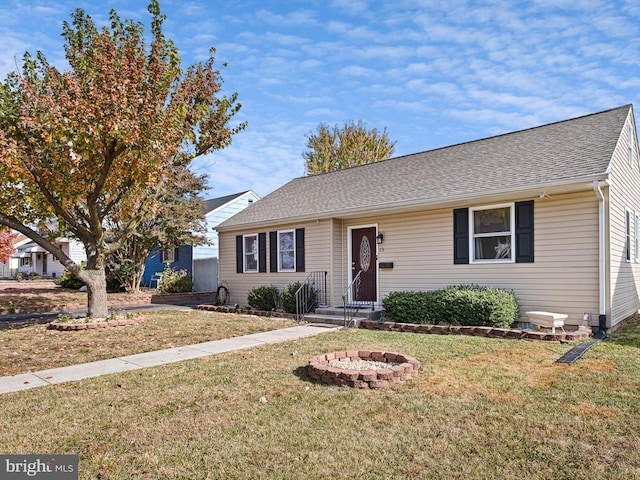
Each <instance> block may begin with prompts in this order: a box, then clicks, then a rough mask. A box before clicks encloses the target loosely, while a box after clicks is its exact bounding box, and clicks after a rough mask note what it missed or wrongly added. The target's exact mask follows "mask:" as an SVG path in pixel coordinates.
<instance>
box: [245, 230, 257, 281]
mask: <svg viewBox="0 0 640 480" xmlns="http://www.w3.org/2000/svg"><path fill="white" fill-rule="evenodd" d="M242 255H243V258H244V267H243V271H244V272H257V271H258V234H257V233H254V234H251V235H243V237H242Z"/></svg>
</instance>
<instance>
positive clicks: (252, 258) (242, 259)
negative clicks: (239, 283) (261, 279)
mask: <svg viewBox="0 0 640 480" xmlns="http://www.w3.org/2000/svg"><path fill="white" fill-rule="evenodd" d="M266 239H267V234H266V233H248V234H246V235H236V273H255V272H266V271H267V250H266V246H267V240H266Z"/></svg>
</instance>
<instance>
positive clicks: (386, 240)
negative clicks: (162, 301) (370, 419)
mask: <svg viewBox="0 0 640 480" xmlns="http://www.w3.org/2000/svg"><path fill="white" fill-rule="evenodd" d="M217 230H218V232H219V240H220V278H221V280H224V281H225V282H226V283H227V285H228V288H229V292H230V296H231V301H233V302H234V303H235V302H237V303H240V304H246V303H247V292H248V291H249V290H251V289H252V288H254V287H257V286H261V285H270V284H273V285H276V286H278V287H279V288H283V287H284V286H286V285H287V284H289V283H291V282H294V281H304V280H305V278H306V277H307V276H308V275H311V274H314V272H327V273H326V280H327V298H328V299H327V303H328V304H330V306H334V307H339V306H342V304H343V301H342V296H343V294H344V293H345V292H346V291H347V287H348V286H349V285H350V283H351V282H352V280H353V279H354V278H355V277H356V276H357V275H358V273H359V272H361V271H362V273H361V274H360V275H361V278H362V280H363V282H362V288H361V291H360V293H359V297H358V298H350V299H349V301H350V302H352V301H368V300H370V301H372V302H374V303H375V304H376V305H378V306H379V305H381V303H382V300H383V298H384V297H385V296H386V295H387V294H389V292H392V291H419V290H431V289H437V288H441V287H446V286H448V285H454V284H478V285H488V286H494V287H499V288H504V289H509V290H513V291H514V292H515V294H516V295H517V298H518V300H519V303H520V308H521V311H520V316H521V319H522V320H523V321H526V319H525V312H526V311H529V310H545V311H551V312H557V313H565V314H568V319H567V322H566V323H567V324H568V325H581V324H583V322H588V324H589V325H591V326H592V327H594V328H606V329H607V330H610V329H612V328H615V327H616V326H618V325H619V324H620V322H622V321H623V320H624V319H626V318H627V317H629V316H630V315H633V314H634V313H636V312H638V309H639V308H640V298H639V292H638V287H639V286H640V263H639V262H640V159H639V158H638V141H637V137H636V125H635V121H634V116H633V108H632V106H631V105H626V106H623V107H619V108H614V109H611V110H607V111H604V112H600V113H596V114H592V115H587V116H583V117H579V118H574V119H571V120H566V121H562V122H557V123H552V124H548V125H543V126H540V127H536V128H530V129H527V130H522V131H517V132H513V133H507V134H504V135H498V136H495V137H490V138H486V139H482V140H476V141H471V142H467V143H462V144H458V145H453V146H450V147H445V148H439V149H436V150H431V151H427V152H422V153H416V154H413V155H407V156H403V157H398V158H393V159H389V160H385V161H382V162H378V163H372V164H368V165H363V166H359V167H354V168H349V169H345V170H340V171H337V172H332V173H326V174H321V175H313V176H307V177H302V178H296V179H294V180H292V181H291V182H289V183H287V184H286V185H284V186H283V187H281V188H279V189H278V190H276V191H274V192H273V193H271V194H270V195H267V196H266V197H264V198H263V199H261V200H260V201H259V202H256V203H255V204H254V205H252V206H250V207H249V208H247V209H245V210H243V211H241V212H239V213H238V214H236V215H235V216H233V217H231V218H230V219H229V220H227V221H225V222H223V223H222V224H221V225H219V226H218V227H217Z"/></svg>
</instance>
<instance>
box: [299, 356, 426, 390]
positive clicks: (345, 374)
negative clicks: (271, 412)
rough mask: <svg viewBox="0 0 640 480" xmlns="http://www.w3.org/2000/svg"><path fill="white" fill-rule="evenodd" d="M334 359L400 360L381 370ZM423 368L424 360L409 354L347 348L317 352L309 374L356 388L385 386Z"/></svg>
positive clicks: (383, 361) (316, 378)
mask: <svg viewBox="0 0 640 480" xmlns="http://www.w3.org/2000/svg"><path fill="white" fill-rule="evenodd" d="M333 360H338V361H340V360H351V361H358V360H368V361H373V362H382V363H390V362H393V363H397V365H393V366H389V368H381V369H379V370H351V369H346V368H336V367H332V366H330V365H329V362H331V361H333ZM419 369H420V362H419V361H418V360H416V359H415V358H413V357H410V356H409V355H403V354H400V353H395V352H380V351H369V350H358V351H345V352H333V353H325V354H324V355H316V356H314V357H311V359H309V375H310V376H311V378H313V379H314V380H319V381H321V382H323V383H327V384H329V385H338V386H340V387H354V388H381V387H386V386H387V385H393V384H397V383H403V382H406V381H408V380H411V379H412V378H413V377H414V376H415V375H416V374H417V373H418V370H419Z"/></svg>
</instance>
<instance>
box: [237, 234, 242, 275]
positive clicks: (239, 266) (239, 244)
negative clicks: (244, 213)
mask: <svg viewBox="0 0 640 480" xmlns="http://www.w3.org/2000/svg"><path fill="white" fill-rule="evenodd" d="M243 271H244V260H243V253H242V235H236V273H242V272H243Z"/></svg>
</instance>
